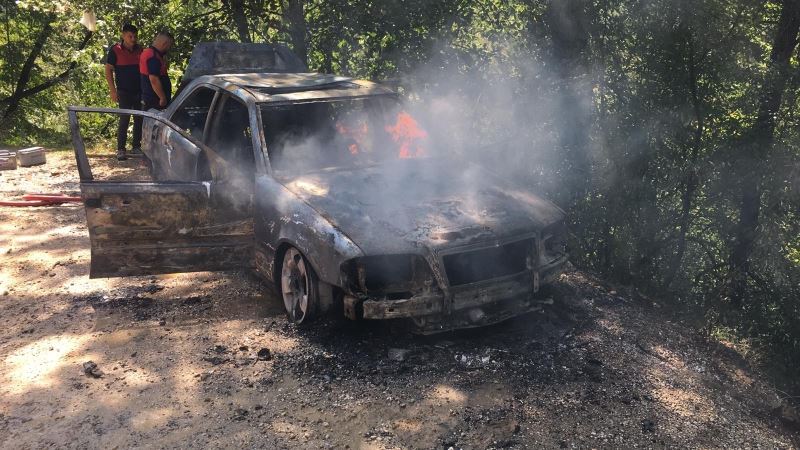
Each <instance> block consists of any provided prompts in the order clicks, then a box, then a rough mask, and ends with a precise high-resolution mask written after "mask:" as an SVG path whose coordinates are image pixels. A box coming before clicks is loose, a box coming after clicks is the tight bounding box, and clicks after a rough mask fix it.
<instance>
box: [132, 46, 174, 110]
mask: <svg viewBox="0 0 800 450" xmlns="http://www.w3.org/2000/svg"><path fill="white" fill-rule="evenodd" d="M174 41H175V39H174V38H173V37H172V34H170V33H169V32H168V31H160V32H159V33H158V34H157V35H156V38H155V39H154V40H153V45H151V46H150V47H147V48H146V49H144V51H143V52H142V56H141V58H139V79H140V80H141V86H142V106H143V108H142V109H144V110H145V111H147V110H148V109H150V108H155V109H164V108H165V107H166V106H167V103H169V101H170V98H171V95H172V83H170V81H169V76H168V75H167V67H168V64H167V61H166V60H165V59H164V56H165V55H166V54H167V52H168V51H169V49H170V47H172V43H173V42H174Z"/></svg>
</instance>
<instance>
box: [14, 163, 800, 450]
mask: <svg viewBox="0 0 800 450" xmlns="http://www.w3.org/2000/svg"><path fill="white" fill-rule="evenodd" d="M92 164H93V165H94V166H95V171H96V173H97V174H102V175H103V176H107V177H117V176H123V175H125V174H126V173H130V172H132V171H133V172H136V171H138V170H140V167H139V161H137V160H131V161H126V162H124V163H117V162H116V161H115V160H113V159H111V158H109V157H106V156H101V155H95V156H94V157H93V158H92ZM74 165H75V162H74V158H73V156H72V154H71V153H70V152H51V153H49V154H48V163H47V164H46V165H44V166H38V167H33V168H20V169H18V170H16V171H13V172H0V198H12V197H17V196H21V194H23V193H25V192H42V191H49V192H53V191H56V192H64V193H67V194H75V193H77V192H78V190H79V187H78V185H77V182H76V180H77V173H76V170H75V169H74ZM84 219H85V218H84V213H83V209H82V207H81V206H70V205H64V206H55V207H39V208H2V207H0V255H2V256H1V258H2V259H0V261H1V264H0V312H1V313H2V317H3V319H4V320H3V323H4V324H5V326H4V327H3V328H2V329H0V360H2V365H0V447H2V448H42V447H59V448H73V447H74V448H120V447H148V448H161V447H164V448H173V447H188V446H192V447H232V446H235V447H258V448H302V449H306V448H351V449H356V448H364V449H384V448H387V449H388V448H443V449H447V448H450V447H452V448H464V449H478V448H480V449H483V448H540V447H547V448H611V447H613V448H619V447H621V448H636V447H647V448H653V447H656V448H661V447H712V448H720V447H728V448H756V447H758V448H796V447H798V443H800V436H799V435H798V428H797V422H793V421H792V418H791V414H787V413H786V412H785V409H786V408H785V407H784V408H783V409H782V408H781V401H780V398H779V397H778V396H776V394H775V390H774V389H773V388H771V387H770V385H769V384H768V383H767V382H766V381H765V379H764V377H763V375H761V374H760V373H758V371H756V370H754V369H752V368H750V367H749V366H748V364H747V361H745V360H744V359H743V358H742V357H741V356H740V355H739V354H738V353H736V351H735V350H734V349H733V348H732V347H730V346H728V345H725V343H720V342H713V341H708V340H706V339H705V338H702V337H701V336H700V335H699V334H698V333H696V332H695V331H693V330H692V329H691V328H689V327H687V326H685V325H684V324H682V323H681V322H680V321H679V320H678V319H673V318H671V317H672V316H671V315H670V314H667V313H666V312H665V311H664V309H663V308H659V306H658V304H657V303H654V302H653V301H652V300H650V299H647V298H644V297H642V296H641V295H638V294H637V293H636V292H631V291H630V290H629V289H624V288H614V287H612V286H608V285H606V284H604V283H602V282H601V281H600V280H597V279H595V278H594V277H592V276H591V275H589V274H586V273H583V272H580V271H577V270H570V271H568V273H566V274H565V275H564V276H563V277H562V278H561V280H559V282H558V283H557V284H556V285H555V286H554V287H553V289H552V292H551V296H552V299H553V305H551V306H549V307H547V308H546V309H545V310H544V311H542V312H536V313H531V314H529V315H526V316H522V317H518V318H516V319H513V320H510V321H507V322H505V323H502V324H499V325H496V326H493V327H487V328H482V329H477V330H468V331H460V332H452V333H445V334H441V335H436V336H428V337H420V336H412V335H409V334H408V333H407V332H405V331H403V330H402V328H400V327H394V326H390V325H391V324H386V323H378V322H369V323H352V322H348V321H346V320H344V319H329V320H324V321H321V322H319V323H316V324H315V326H314V327H312V328H310V329H300V330H298V329H295V328H294V327H292V326H291V325H290V324H288V323H287V321H286V320H285V318H284V316H283V312H282V306H281V303H280V301H279V299H278V298H277V297H276V296H275V294H274V293H273V292H272V291H271V290H270V289H267V288H265V287H264V286H263V285H262V283H261V282H260V281H259V280H258V279H257V278H255V277H254V276H253V275H251V274H249V273H244V272H234V273H195V274H181V275H169V276H159V277H130V278H125V279H101V280H90V279H89V278H88V262H89V240H88V235H87V232H86V227H85V222H84ZM90 362H91V364H90ZM784 406H785V405H784ZM781 411H783V412H781ZM790 412H791V411H790Z"/></svg>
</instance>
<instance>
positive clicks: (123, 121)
mask: <svg viewBox="0 0 800 450" xmlns="http://www.w3.org/2000/svg"><path fill="white" fill-rule="evenodd" d="M117 99H118V100H119V107H120V108H122V109H137V110H138V109H141V100H140V99H139V94H129V93H127V92H120V91H117ZM130 123H131V116H119V128H117V150H122V151H125V141H127V140H128V124H130ZM132 146H133V148H137V149H140V148H142V118H141V117H134V118H133V143H132Z"/></svg>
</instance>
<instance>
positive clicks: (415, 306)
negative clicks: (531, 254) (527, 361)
mask: <svg viewBox="0 0 800 450" xmlns="http://www.w3.org/2000/svg"><path fill="white" fill-rule="evenodd" d="M566 262H567V256H566V255H564V256H561V257H559V258H558V259H556V260H554V261H551V262H549V263H548V264H546V265H543V266H540V267H538V268H537V270H535V271H526V272H522V273H519V274H514V275H509V276H506V277H502V278H496V279H493V280H489V281H486V282H481V283H473V284H468V285H463V286H454V287H450V288H449V289H447V292H445V293H441V292H436V293H430V294H419V295H415V296H413V297H410V298H406V299H399V300H384V299H367V300H365V301H364V302H363V303H362V308H363V318H365V319H402V318H411V319H414V322H415V324H416V325H417V327H418V328H419V331H420V332H423V333H425V332H430V333H434V332H439V331H446V330H449V329H457V328H469V327H479V326H485V325H490V324H493V323H498V322H501V321H503V320H506V319H509V318H511V317H514V316H517V315H520V314H524V313H526V312H530V311H535V310H537V309H540V307H541V305H540V302H537V301H536V300H535V299H534V295H533V294H535V293H536V292H537V291H538V290H539V287H540V286H541V285H545V284H549V283H551V282H553V281H554V280H555V279H556V278H557V277H558V275H560V274H561V272H562V270H563V268H564V265H565V264H566Z"/></svg>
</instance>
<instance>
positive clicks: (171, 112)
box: [164, 83, 222, 142]
mask: <svg viewBox="0 0 800 450" xmlns="http://www.w3.org/2000/svg"><path fill="white" fill-rule="evenodd" d="M200 89H209V90H211V91H212V92H213V93H214V96H213V97H212V98H211V103H210V104H209V105H208V112H207V113H206V118H205V122H204V123H203V139H202V141H203V142H206V134H207V130H208V127H209V125H210V124H211V122H210V119H211V116H212V113H213V112H214V108H215V107H216V104H217V102H218V101H219V98H220V96H221V94H222V93H221V92H220V89H219V87H217V86H214V85H213V84H208V83H198V84H197V85H196V86H192V88H191V89H190V90H186V91H184V92H183V93H182V94H183V95H181V96H180V97H179V98H177V99H175V101H173V102H172V103H170V108H168V109H167V111H165V114H164V115H165V116H166V117H167V119H168V120H169V121H170V122H172V123H173V124H174V125H176V126H177V124H176V123H175V121H174V120H173V118H174V117H175V115H176V114H177V113H178V110H180V109H181V107H183V106H184V104H185V103H186V102H187V101H188V100H189V99H191V98H192V97H193V96H194V95H195V93H196V92H197V91H199V90H200Z"/></svg>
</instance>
